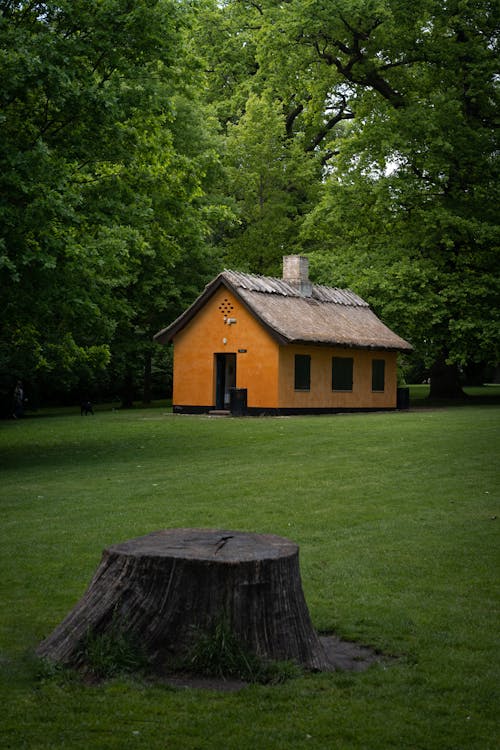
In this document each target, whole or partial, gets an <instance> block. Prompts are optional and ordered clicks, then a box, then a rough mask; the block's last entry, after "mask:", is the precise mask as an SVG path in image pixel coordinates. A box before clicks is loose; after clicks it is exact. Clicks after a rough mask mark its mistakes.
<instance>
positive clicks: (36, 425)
mask: <svg viewBox="0 0 500 750" xmlns="http://www.w3.org/2000/svg"><path fill="white" fill-rule="evenodd" d="M499 447H500V408H499V407H498V406H479V407H478V406H470V407H466V408H455V409H453V408H447V409H435V410H425V409H422V410H414V411H409V412H401V413H387V414H367V415H363V414H357V415H335V416H322V417H294V418H243V419H215V418H208V417H190V416H172V415H171V414H170V413H169V412H168V411H167V409H151V410H140V409H137V410H133V411H130V412H128V411H114V412H112V411H102V412H99V411H98V412H97V413H96V415H95V417H93V418H92V417H87V418H81V417H80V415H79V414H66V415H64V416H53V417H51V418H47V417H32V418H28V419H26V420H23V421H20V422H7V423H3V424H1V425H0V457H1V463H2V466H1V484H0V507H1V527H0V541H1V544H0V566H1V570H0V588H1V599H0V601H1V608H0V667H1V670H2V683H1V688H0V689H1V692H0V699H1V703H2V712H1V718H0V746H1V747H2V748H29V749H30V750H34V749H35V748H71V749H75V750H78V749H80V748H82V749H83V748H89V747H90V748H120V749H122V748H144V749H146V748H147V749H148V750H149V749H153V750H155V749H156V748H172V749H177V750H184V749H186V750H188V749H193V750H195V749H196V750H209V749H210V750H211V749H212V748H213V749H215V748H217V749H218V750H232V749H233V748H234V749H235V750H236V749H238V750H255V749H256V748H258V749H259V750H261V749H264V750H265V749H267V748H270V749H271V748H272V749H274V748H279V749H281V748H282V749H283V750H289V749H293V750H295V749H296V748H297V749H299V748H309V749H311V748H314V749H315V750H317V749H318V748H320V749H323V748H324V750H335V749H338V750H351V749H353V750H354V749H356V750H377V749H381V750H382V749H383V750H385V749H386V748H395V749H398V750H403V749H404V748H408V749H410V748H411V750H433V749H436V750H447V749H448V750H473V749H475V750H489V749H490V748H491V750H493V748H495V750H496V748H497V747H498V744H497V743H498V728H499V727H498V706H499V705H500V702H499V695H498V682H499V657H498V647H499V643H498V625H499V617H498V615H499V612H498V602H499V585H498V583H499V544H498V542H499V538H498V537H499V530H500V511H499V507H498V505H499V503H498V501H499V494H500V492H499V490H500V477H499V460H498V459H499ZM168 527H211V528H213V527H215V528H221V529H238V530H248V531H257V532H270V533H274V534H279V535H282V536H286V537H289V538H291V539H293V540H294V541H296V542H297V543H298V544H299V545H300V560H301V572H302V581H303V587H304V592H305V595H306V599H307V602H308V605H309V609H310V613H311V617H312V620H313V623H314V625H315V627H316V628H317V629H319V630H321V631H335V632H336V633H337V634H338V635H340V636H342V637H343V638H346V639H352V640H355V641H358V642H360V643H362V644H366V645H370V646H373V647H374V648H376V649H379V650H381V651H383V652H384V653H386V654H388V655H391V656H394V657H397V658H396V659H394V660H393V661H390V662H387V663H385V664H381V665H375V666H373V667H371V668H370V669H369V670H368V671H366V672H364V673H341V672H338V673H334V674H311V675H304V676H303V677H299V678H297V679H293V680H290V681H288V682H286V683H285V684H283V685H278V686H262V685H252V686H249V687H247V688H245V689H243V690H242V691H240V692H237V693H224V692H215V691H203V690H186V689H184V690H174V689H172V688H169V687H166V686H161V685H151V684H146V683H144V682H141V681H140V680H133V679H125V678H120V679H114V680H112V681H110V682H107V683H104V684H101V685H93V686H88V685H83V684H81V682H79V681H78V680H71V679H60V678H59V679H57V678H53V679H47V678H45V679H43V680H40V679H39V678H38V677H37V670H36V662H35V660H34V658H33V652H34V648H35V647H36V644H37V643H38V642H39V641H40V640H41V639H42V638H43V637H44V636H45V635H47V634H48V633H49V632H51V630H52V629H53V628H54V627H55V626H56V625H57V624H58V623H59V622H60V620H61V619H62V618H63V617H64V616H65V615H66V614H67V612H68V611H69V610H70V609H71V607H72V606H73V605H74V604H75V602H76V601H77V600H78V599H79V597H80V596H81V595H82V594H83V592H84V591H85V589H86V587H87V585H88V583H89V581H90V579H91V577H92V575H93V573H94V571H95V569H96V567H97V565H98V563H99V560H100V557H101V553H102V550H103V548H105V547H106V546H108V545H110V544H113V543H117V542H120V541H123V540H125V539H129V538H132V537H135V536H139V535H141V534H146V533H148V532H150V531H153V530H156V529H161V528H168Z"/></svg>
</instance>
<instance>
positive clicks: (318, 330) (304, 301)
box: [155, 271, 412, 351]
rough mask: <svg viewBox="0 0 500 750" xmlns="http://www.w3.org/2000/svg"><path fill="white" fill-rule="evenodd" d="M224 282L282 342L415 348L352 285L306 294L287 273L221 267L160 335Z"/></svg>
mask: <svg viewBox="0 0 500 750" xmlns="http://www.w3.org/2000/svg"><path fill="white" fill-rule="evenodd" d="M220 286H225V287H226V288H227V289H228V290H230V291H231V292H232V293H233V294H234V295H235V296H236V297H237V298H238V299H239V300H240V301H241V302H242V303H243V304H244V305H245V307H246V308H247V309H248V310H249V311H250V312H251V313H252V315H253V316H254V317H255V318H256V319H257V320H259V322H260V323H261V324H262V325H263V326H264V327H265V328H266V329H267V330H268V331H269V333H270V334H271V335H272V336H273V337H274V338H275V339H276V340H277V341H278V342H279V343H280V344H317V345H327V346H343V347H352V348H357V349H359V348H361V349H385V350H392V351H411V350H412V346H411V344H409V343H408V342H407V341H405V340H404V339H402V338H400V337H399V336H397V335H396V334H395V333H394V332H393V331H391V330H390V329H389V328H387V326H386V325H384V324H383V323H382V321H381V320H379V318H377V316H376V315H375V313H374V312H373V311H372V310H371V309H370V307H369V305H368V304H367V303H366V302H364V300H362V299H361V297H358V295H357V294H354V292H351V291H350V290H349V289H336V288H333V287H327V286H321V285H318V284H312V285H311V288H310V295H306V294H304V293H303V292H301V290H300V287H299V286H298V285H297V284H293V283H290V282H288V281H284V280H283V279H276V278H271V277H268V276H256V275H254V274H247V273H240V272H238V271H223V272H222V273H220V274H219V275H218V276H217V277H216V278H215V279H214V280H213V281H211V282H210V283H209V284H208V285H207V286H206V287H205V289H204V291H203V292H202V294H201V295H200V296H199V297H198V299H196V300H195V302H193V304H192V305H191V306H190V307H189V308H188V309H187V310H186V311H185V312H184V313H183V314H182V315H180V316H179V317H178V318H177V320H175V321H174V322H173V323H172V324H171V325H169V326H168V327H167V328H164V329H163V330H162V331H159V333H157V334H156V336H155V339H156V341H159V342H160V343H167V342H169V341H171V340H172V339H173V338H174V336H175V335H176V334H177V333H178V332H179V331H180V330H182V328H184V326H185V325H186V324H187V323H188V322H189V321H190V320H191V319H192V318H193V317H194V316H195V315H196V313H197V312H198V310H200V309H201V307H203V305H204V304H205V303H206V301H207V300H208V299H209V298H210V297H211V296H212V294H214V292H215V291H216V290H217V289H218V288H219V287H220Z"/></svg>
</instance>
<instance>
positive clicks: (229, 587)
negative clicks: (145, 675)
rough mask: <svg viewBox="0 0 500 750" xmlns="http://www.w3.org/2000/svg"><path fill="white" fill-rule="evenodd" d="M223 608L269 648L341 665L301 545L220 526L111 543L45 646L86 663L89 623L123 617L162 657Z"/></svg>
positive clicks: (237, 626)
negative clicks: (315, 609)
mask: <svg viewBox="0 0 500 750" xmlns="http://www.w3.org/2000/svg"><path fill="white" fill-rule="evenodd" d="M222 618H224V620H225V621H226V622H227V623H228V625H229V627H230V629H231V632H232V634H233V635H234V636H235V637H236V638H237V639H238V640H239V641H240V642H241V643H242V644H243V645H244V646H245V647H246V648H247V649H248V650H249V651H250V652H251V653H254V654H256V655H257V656H259V657H261V658H264V659H270V660H293V661H295V662H297V663H298V664H300V665H302V666H303V667H305V668H307V669H313V670H323V669H331V664H330V662H329V659H328V657H327V655H326V653H325V649H324V648H323V645H322V643H321V641H320V639H319V637H318V635H317V633H316V632H315V630H314V629H313V627H312V624H311V620H310V617H309V612H308V609H307V605H306V602H305V599H304V594H303V591H302V583H301V579H300V570H299V549H298V546H297V545H296V544H295V543H294V542H291V541H290V540H288V539H284V538H282V537H278V536H274V535H272V534H253V533H247V532H241V531H225V530H215V529H166V530H163V531H156V532H153V533H151V534H148V535H147V536H143V537H139V538H137V539H132V540H130V541H126V542H122V543H120V544H116V545H113V546H111V547H109V548H108V549H106V550H104V552H103V556H102V560H101V563H100V565H99V567H98V569H97V571H96V573H95V575H94V577H93V579H92V581H91V583H90V585H89V588H88V589H87V591H86V593H85V594H84V596H83V597H82V599H81V600H80V601H79V602H78V604H77V605H76V606H75V607H74V609H73V610H72V611H71V612H70V613H69V614H68V615H67V617H66V618H65V619H64V620H63V622H62V623H61V624H60V625H59V626H58V627H57V628H56V629H55V630H54V631H53V632H52V634H51V635H49V636H48V638H46V639H45V640H44V641H43V642H42V643H41V644H40V646H39V647H38V649H37V653H38V655H39V656H41V657H45V658H48V659H50V660H52V661H56V662H60V663H63V664H68V665H73V666H84V660H85V655H84V649H83V645H84V643H85V639H86V638H87V637H88V634H89V632H90V633H92V634H94V635H98V634H101V633H105V632H106V631H107V630H109V629H110V628H112V627H116V626H117V625H118V626H119V628H120V632H125V633H127V634H130V636H133V637H134V638H135V639H137V640H139V642H140V643H141V644H142V646H143V647H144V649H145V651H146V653H147V654H148V657H149V659H150V660H151V662H153V663H155V664H156V665H159V666H161V665H164V664H167V663H168V662H169V661H170V660H171V659H172V658H175V657H176V656H177V657H178V656H180V655H182V654H185V653H186V652H187V650H188V649H189V647H190V645H191V644H192V643H193V640H194V639H195V638H196V635H197V634H200V633H204V632H205V633H206V632H208V631H209V630H210V628H212V627H213V626H214V624H216V623H217V622H220V621H221V619H222Z"/></svg>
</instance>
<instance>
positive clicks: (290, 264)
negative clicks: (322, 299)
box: [283, 255, 312, 297]
mask: <svg viewBox="0 0 500 750" xmlns="http://www.w3.org/2000/svg"><path fill="white" fill-rule="evenodd" d="M283 281H286V282H287V283H288V284H291V285H292V286H294V287H296V289H297V291H298V292H299V293H300V294H301V296H302V297H310V296H311V294H312V284H311V282H310V281H309V259H308V258H304V256H303V255H284V256H283Z"/></svg>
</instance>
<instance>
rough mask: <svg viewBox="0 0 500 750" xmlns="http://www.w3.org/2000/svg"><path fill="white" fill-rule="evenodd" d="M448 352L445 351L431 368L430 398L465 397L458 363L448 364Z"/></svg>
mask: <svg viewBox="0 0 500 750" xmlns="http://www.w3.org/2000/svg"><path fill="white" fill-rule="evenodd" d="M446 359H447V352H446V351H443V352H442V354H441V355H440V356H439V357H438V358H437V360H436V361H435V363H434V364H433V365H432V367H431V370H430V376H431V378H430V379H431V387H430V391H429V398H456V399H459V398H461V399H463V398H465V393H464V391H463V389H462V384H461V382H460V372H459V370H458V367H457V365H456V364H447V362H446Z"/></svg>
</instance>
